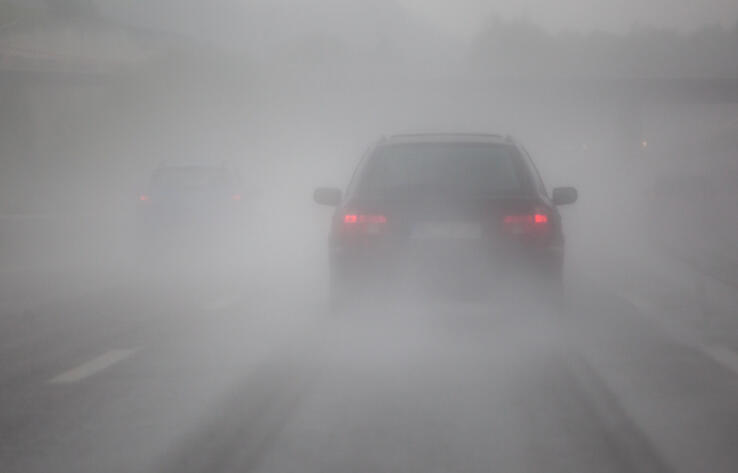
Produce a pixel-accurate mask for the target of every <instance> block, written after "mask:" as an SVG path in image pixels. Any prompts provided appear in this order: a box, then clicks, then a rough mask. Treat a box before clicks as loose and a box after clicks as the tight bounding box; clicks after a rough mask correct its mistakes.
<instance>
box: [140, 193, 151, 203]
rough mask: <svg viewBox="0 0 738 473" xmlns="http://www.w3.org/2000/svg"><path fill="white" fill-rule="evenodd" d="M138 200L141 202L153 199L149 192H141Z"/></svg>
mask: <svg viewBox="0 0 738 473" xmlns="http://www.w3.org/2000/svg"><path fill="white" fill-rule="evenodd" d="M138 201H139V202H149V201H151V196H150V195H148V194H141V195H139V196H138Z"/></svg>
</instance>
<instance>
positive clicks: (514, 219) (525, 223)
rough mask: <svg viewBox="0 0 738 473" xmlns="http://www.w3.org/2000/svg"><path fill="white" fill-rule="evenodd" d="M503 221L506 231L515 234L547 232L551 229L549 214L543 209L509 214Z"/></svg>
mask: <svg viewBox="0 0 738 473" xmlns="http://www.w3.org/2000/svg"><path fill="white" fill-rule="evenodd" d="M502 222H503V225H504V228H505V231H506V232H507V233H511V234H513V235H537V234H543V233H546V232H547V231H548V229H549V224H548V215H547V214H545V213H543V212H542V211H536V212H535V213H532V214H523V215H508V216H506V217H505V218H504V219H503V220H502Z"/></svg>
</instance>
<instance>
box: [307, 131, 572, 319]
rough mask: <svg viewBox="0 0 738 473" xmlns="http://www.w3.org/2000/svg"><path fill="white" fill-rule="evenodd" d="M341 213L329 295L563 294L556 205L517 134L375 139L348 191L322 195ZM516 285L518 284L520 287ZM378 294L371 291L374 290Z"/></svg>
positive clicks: (560, 199)
mask: <svg viewBox="0 0 738 473" xmlns="http://www.w3.org/2000/svg"><path fill="white" fill-rule="evenodd" d="M314 200H315V201H316V202H317V203H318V204H322V205H328V206H335V207H336V211H335V213H334V215H333V221H332V225H331V232H330V245H329V247H330V284H331V297H332V300H333V301H334V302H335V303H337V304H346V303H348V304H350V303H351V301H352V300H356V301H357V303H358V299H356V298H357V297H358V296H360V295H362V294H371V295H373V296H377V297H380V298H381V297H382V296H383V295H389V294H391V293H392V292H393V291H395V290H396V289H397V288H405V287H407V286H409V287H413V288H418V287H419V288H421V290H422V289H423V288H430V289H432V290H433V291H446V290H449V289H458V290H461V291H462V292H461V293H465V292H464V290H466V289H473V290H474V291H475V292H477V291H479V290H480V289H483V290H485V291H484V292H485V293H486V292H488V291H486V290H492V289H494V288H502V287H505V288H509V287H510V286H506V285H504V284H503V281H505V282H509V281H521V282H528V281H536V282H540V283H542V287H543V288H544V289H546V290H552V291H553V293H554V294H558V293H559V290H560V288H561V280H562V264H563V258H564V234H563V232H562V225H561V217H560V215H559V212H558V210H557V206H558V205H564V204H570V203H573V202H575V201H576V200H577V191H576V189H574V188H571V187H563V188H557V189H554V190H553V193H552V195H551V196H549V194H548V193H547V191H546V188H545V187H544V184H543V181H542V180H541V177H540V175H539V173H538V171H537V169H536V167H535V165H534V164H533V161H532V160H531V158H530V156H529V154H528V152H527V151H526V150H525V148H523V146H521V145H520V144H518V143H517V142H516V141H515V140H513V139H512V138H510V137H504V136H498V135H471V134H418V135H398V136H393V137H390V138H384V139H382V140H380V141H379V142H377V143H376V144H375V145H374V146H373V147H372V148H371V149H370V151H369V152H368V153H367V154H366V155H365V156H364V158H363V159H362V160H361V161H360V163H359V164H358V167H357V168H356V170H355V172H354V175H353V178H352V179H351V182H350V183H349V185H348V188H347V190H346V192H345V193H343V192H342V191H341V190H340V189H337V188H318V189H316V190H315V192H314ZM514 287H519V286H513V288H514ZM370 290H371V291H370Z"/></svg>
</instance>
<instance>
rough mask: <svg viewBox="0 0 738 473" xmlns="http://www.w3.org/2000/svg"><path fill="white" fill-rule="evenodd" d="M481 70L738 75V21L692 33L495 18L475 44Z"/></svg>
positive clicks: (584, 74)
mask: <svg viewBox="0 0 738 473" xmlns="http://www.w3.org/2000/svg"><path fill="white" fill-rule="evenodd" d="M473 58H474V62H475V63H477V64H478V65H479V67H481V68H483V69H486V70H489V71H492V72H497V73H499V74H501V75H505V74H508V73H509V74H546V75H557V76H594V77H720V78H725V77H733V78H735V77H738V23H736V25H734V26H733V27H732V28H724V27H721V26H718V25H713V26H705V27H702V28H700V29H698V30H696V31H692V32H679V31H676V30H669V29H657V28H650V27H642V26H634V27H633V28H632V29H631V30H630V32H629V33H627V34H621V35H619V34H614V33H606V32H602V31H592V32H572V31H565V32H560V33H556V34H554V33H549V32H547V31H546V30H544V29H542V28H540V27H538V26H536V25H534V24H532V23H529V22H525V21H502V20H495V21H493V22H492V23H490V25H489V26H488V27H487V28H486V29H485V31H484V32H483V33H481V34H480V35H479V36H478V38H477V39H476V41H475V42H474V45H473Z"/></svg>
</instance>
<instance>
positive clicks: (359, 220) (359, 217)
mask: <svg viewBox="0 0 738 473" xmlns="http://www.w3.org/2000/svg"><path fill="white" fill-rule="evenodd" d="M386 224H387V217H385V216H384V215H382V214H361V213H347V214H345V215H344V216H343V227H342V228H343V233H344V234H350V235H357V234H361V235H376V234H379V233H382V232H383V231H384V229H385V226H386Z"/></svg>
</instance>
